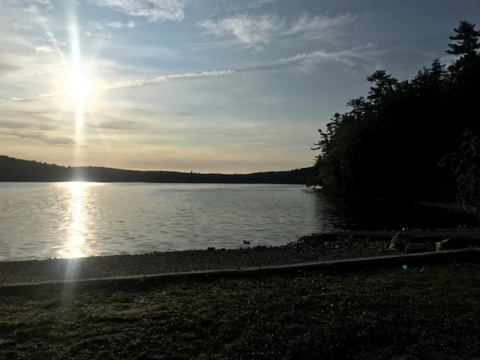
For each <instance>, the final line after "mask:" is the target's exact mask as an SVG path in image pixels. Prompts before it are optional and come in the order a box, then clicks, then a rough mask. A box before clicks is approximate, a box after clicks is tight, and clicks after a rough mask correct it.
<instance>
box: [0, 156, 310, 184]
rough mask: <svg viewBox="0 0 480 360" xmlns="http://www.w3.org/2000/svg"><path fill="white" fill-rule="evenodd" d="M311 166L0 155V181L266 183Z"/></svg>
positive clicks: (300, 174) (296, 177) (287, 180)
mask: <svg viewBox="0 0 480 360" xmlns="http://www.w3.org/2000/svg"><path fill="white" fill-rule="evenodd" d="M312 172H313V169H312V168H304V169H296V170H291V171H271V172H262V173H253V174H247V175H238V174H235V175H226V174H197V173H193V172H190V173H182V172H175V171H133V170H119V169H109V168H103V167H91V166H89V167H64V166H58V165H53V164H45V163H40V162H36V161H27V160H19V159H14V158H11V157H8V156H0V182H2V181H3V182H6V181H10V182H15V181H25V182H57V181H97V182H149V183H247V184H253V183H259V184H261V183H266V184H304V183H305V179H306V178H307V177H309V176H311V174H312Z"/></svg>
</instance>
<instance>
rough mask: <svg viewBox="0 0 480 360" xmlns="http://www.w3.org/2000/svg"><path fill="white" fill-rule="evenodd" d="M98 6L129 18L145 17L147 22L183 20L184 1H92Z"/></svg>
mask: <svg viewBox="0 0 480 360" xmlns="http://www.w3.org/2000/svg"><path fill="white" fill-rule="evenodd" d="M92 1H93V2H94V3H95V4H97V5H98V6H106V7H110V8H112V9H114V10H116V11H119V12H122V13H124V14H127V15H130V16H138V17H145V18H146V19H147V20H148V21H150V22H154V21H164V20H173V21H181V20H183V19H184V18H185V12H184V9H185V0H92Z"/></svg>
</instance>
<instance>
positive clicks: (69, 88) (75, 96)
mask: <svg viewBox="0 0 480 360" xmlns="http://www.w3.org/2000/svg"><path fill="white" fill-rule="evenodd" d="M92 91H93V88H92V84H91V82H90V80H88V78H87V77H86V76H85V75H83V74H82V73H74V74H72V75H70V76H69V77H68V79H67V81H66V83H65V93H66V94H67V95H68V96H70V98H71V99H72V100H73V101H75V102H83V101H84V100H85V99H87V98H88V96H89V95H90V94H91V93H92Z"/></svg>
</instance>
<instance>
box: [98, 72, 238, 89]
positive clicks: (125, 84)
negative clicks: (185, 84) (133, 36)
mask: <svg viewBox="0 0 480 360" xmlns="http://www.w3.org/2000/svg"><path fill="white" fill-rule="evenodd" d="M233 73H235V70H213V71H203V72H197V73H186V74H176V75H167V76H158V77H155V78H151V79H139V80H125V81H117V82H115V83H112V84H110V85H107V86H106V87H105V88H102V89H101V90H110V89H120V88H124V87H132V86H143V85H148V84H159V83H166V82H170V81H173V80H182V79H193V78H203V77H214V76H224V75H231V74H233Z"/></svg>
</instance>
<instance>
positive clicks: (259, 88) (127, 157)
mask: <svg viewBox="0 0 480 360" xmlns="http://www.w3.org/2000/svg"><path fill="white" fill-rule="evenodd" d="M479 19H480V2H479V1H477V0H402V1H398V0H328V1H327V0H84V1H80V0H77V1H75V0H0V154H2V155H8V156H11V157H16V158H21V159H29V160H36V161H41V162H47V163H55V164H59V165H72V166H73V165H92V166H105V167H114V168H126V169H138V170H173V171H194V172H203V173H219V172H220V173H250V172H257V171H272V170H290V169H295V168H302V167H307V166H311V165H312V164H313V159H314V156H315V155H316V153H315V152H314V151H312V150H311V147H313V143H315V142H317V141H318V139H319V135H318V129H319V128H324V126H325V125H326V123H328V122H329V120H330V118H331V117H332V116H333V114H334V113H336V112H340V113H343V112H346V111H348V110H349V109H348V107H347V106H346V104H347V102H348V101H349V100H350V99H352V98H357V97H359V96H362V95H366V94H367V93H368V89H369V83H368V82H367V81H366V77H367V76H369V75H371V74H372V73H373V72H374V71H376V70H379V69H382V70H385V71H386V72H387V73H389V74H392V75H393V76H394V77H396V78H397V79H399V80H406V79H411V78H412V77H413V76H415V74H416V73H417V72H418V71H419V70H421V69H422V67H423V66H429V65H430V64H431V63H432V61H433V60H434V59H435V58H439V59H440V60H441V61H442V62H443V63H445V64H450V63H451V62H452V61H453V59H452V57H451V55H448V54H446V53H445V50H446V49H447V48H448V46H447V45H448V43H449V39H448V37H449V36H451V35H453V34H454V32H453V29H454V28H455V27H457V26H458V24H459V22H460V21H461V20H468V21H470V22H473V23H477V22H478V21H479ZM478 28H480V26H477V29H478Z"/></svg>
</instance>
